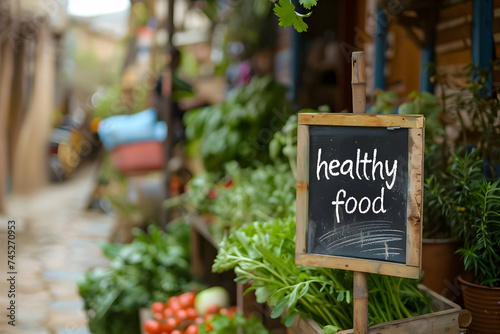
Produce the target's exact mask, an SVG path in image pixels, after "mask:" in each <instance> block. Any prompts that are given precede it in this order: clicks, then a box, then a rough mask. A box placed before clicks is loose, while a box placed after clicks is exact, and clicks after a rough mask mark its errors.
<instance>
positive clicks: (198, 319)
mask: <svg viewBox="0 0 500 334" xmlns="http://www.w3.org/2000/svg"><path fill="white" fill-rule="evenodd" d="M203 321H204V320H203V318H200V317H198V318H196V319H194V323H195V324H197V325H201V324H202V323H203Z"/></svg>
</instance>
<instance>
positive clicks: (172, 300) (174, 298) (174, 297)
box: [167, 296, 179, 307]
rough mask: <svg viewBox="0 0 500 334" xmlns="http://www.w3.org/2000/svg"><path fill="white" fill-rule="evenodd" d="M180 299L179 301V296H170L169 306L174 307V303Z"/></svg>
mask: <svg viewBox="0 0 500 334" xmlns="http://www.w3.org/2000/svg"><path fill="white" fill-rule="evenodd" d="M178 301H179V297H177V296H173V297H170V298H169V299H168V301H167V306H168V307H172V303H176V302H178Z"/></svg>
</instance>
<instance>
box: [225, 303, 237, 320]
mask: <svg viewBox="0 0 500 334" xmlns="http://www.w3.org/2000/svg"><path fill="white" fill-rule="evenodd" d="M236 312H238V307H237V306H231V307H230V308H229V312H228V313H227V316H228V317H229V318H234V314H235V313H236Z"/></svg>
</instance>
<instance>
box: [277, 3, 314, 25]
mask: <svg viewBox="0 0 500 334" xmlns="http://www.w3.org/2000/svg"><path fill="white" fill-rule="evenodd" d="M299 3H300V4H301V5H302V6H303V7H304V8H306V9H311V8H312V7H314V6H316V5H317V3H318V1H317V0H299ZM274 13H275V14H276V16H278V17H279V19H280V20H279V25H280V26H282V27H288V26H292V25H293V27H294V28H295V30H297V31H298V32H304V31H307V28H308V26H307V23H305V22H304V18H305V17H309V16H311V14H312V12H309V13H307V14H299V13H297V12H296V11H295V6H294V5H293V4H292V2H291V0H279V2H275V6H274Z"/></svg>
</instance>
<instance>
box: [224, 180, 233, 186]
mask: <svg viewBox="0 0 500 334" xmlns="http://www.w3.org/2000/svg"><path fill="white" fill-rule="evenodd" d="M233 184H234V182H233V179H229V180H228V181H227V182H226V183H225V184H224V188H229V187H232V186H233Z"/></svg>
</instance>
